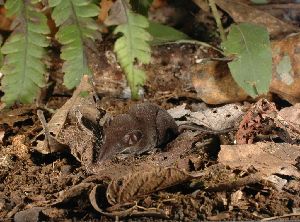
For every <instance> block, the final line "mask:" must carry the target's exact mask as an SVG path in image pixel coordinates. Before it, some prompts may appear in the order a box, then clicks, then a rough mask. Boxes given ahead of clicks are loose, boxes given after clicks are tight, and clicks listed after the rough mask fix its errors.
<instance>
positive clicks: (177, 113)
mask: <svg viewBox="0 0 300 222" xmlns="http://www.w3.org/2000/svg"><path fill="white" fill-rule="evenodd" d="M185 107H186V104H185V103H183V104H182V105H180V106H176V107H174V108H172V109H169V110H168V113H169V114H170V115H171V116H172V117H173V118H174V119H180V118H182V117H184V116H186V115H188V114H190V112H191V111H190V110H188V109H186V108H185Z"/></svg>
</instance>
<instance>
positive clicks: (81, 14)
mask: <svg viewBox="0 0 300 222" xmlns="http://www.w3.org/2000/svg"><path fill="white" fill-rule="evenodd" d="M49 6H50V7H54V9H53V12H52V18H53V19H54V21H55V24H56V25H57V26H60V28H59V31H58V32H57V34H56V38H57V40H58V41H59V42H60V43H61V44H62V45H63V46H62V49H61V58H62V59H63V60H65V62H64V64H63V68H62V71H63V72H64V73H65V75H64V84H65V85H66V86H67V87H68V88H69V89H71V88H73V87H75V86H77V85H78V84H79V83H80V80H81V78H82V76H83V75H84V74H90V69H89V67H88V61H87V57H86V52H85V51H86V48H85V47H86V46H85V45H86V43H87V41H89V40H95V39H96V38H101V36H100V33H99V32H98V31H99V26H98V25H97V24H96V22H95V21H94V20H93V19H92V18H91V17H94V16H97V15H98V13H99V9H98V7H97V6H96V5H95V4H94V3H92V2H91V1H89V0H49Z"/></svg>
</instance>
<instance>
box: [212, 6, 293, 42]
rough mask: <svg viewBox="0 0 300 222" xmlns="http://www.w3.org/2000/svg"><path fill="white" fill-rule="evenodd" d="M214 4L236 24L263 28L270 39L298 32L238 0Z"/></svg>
mask: <svg viewBox="0 0 300 222" xmlns="http://www.w3.org/2000/svg"><path fill="white" fill-rule="evenodd" d="M216 4H217V5H218V6H219V7H220V8H222V9H223V10H224V11H226V12H227V13H228V14H229V15H230V16H231V17H232V18H233V20H234V21H235V22H236V23H241V22H249V23H254V24H258V25H263V26H265V27H266V28H267V29H268V31H269V33H270V36H271V37H276V36H278V35H281V34H289V33H293V32H298V31H299V28H297V27H295V26H293V25H290V24H287V23H285V22H283V21H281V20H280V19H277V18H275V17H273V16H272V15H270V14H268V13H266V12H263V11H261V10H258V9H256V8H253V7H251V6H249V5H247V4H244V3H242V2H240V1H238V0H216Z"/></svg>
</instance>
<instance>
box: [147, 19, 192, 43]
mask: <svg viewBox="0 0 300 222" xmlns="http://www.w3.org/2000/svg"><path fill="white" fill-rule="evenodd" d="M148 32H149V33H150V34H151V35H152V37H153V39H152V41H151V44H152V45H157V44H162V43H165V42H174V41H178V40H183V39H185V40H186V39H190V37H188V36H187V35H186V34H184V33H182V32H180V31H178V30H176V29H174V28H172V27H170V26H166V25H162V24H159V23H156V22H150V26H149V28H148Z"/></svg>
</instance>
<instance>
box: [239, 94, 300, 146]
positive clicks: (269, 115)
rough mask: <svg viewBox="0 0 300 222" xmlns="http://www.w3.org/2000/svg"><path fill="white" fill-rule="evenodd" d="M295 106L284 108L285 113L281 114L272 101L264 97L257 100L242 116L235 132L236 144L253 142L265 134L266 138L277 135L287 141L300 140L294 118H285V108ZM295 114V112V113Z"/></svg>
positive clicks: (295, 141)
mask: <svg viewBox="0 0 300 222" xmlns="http://www.w3.org/2000/svg"><path fill="white" fill-rule="evenodd" d="M295 109H297V108H291V107H290V108H286V109H285V110H286V113H285V112H283V111H282V112H281V113H282V114H283V116H281V115H280V114H279V113H278V111H277V109H276V107H275V104H274V103H271V102H269V101H267V100H266V99H261V100H259V101H258V102H257V103H256V104H254V105H253V106H252V107H251V108H250V109H249V110H248V112H247V114H246V115H245V116H244V117H243V120H242V121H241V123H240V126H239V130H238V131H237V134H236V141H237V143H238V144H246V143H248V144H249V143H253V142H254V141H258V140H259V138H260V137H261V138H262V139H263V138H264V137H265V136H267V137H268V138H272V137H274V136H275V137H279V138H280V139H281V140H283V141H284V142H287V143H298V142H299V141H300V127H299V124H298V123H297V122H293V119H295V117H294V118H292V117H291V118H289V117H288V118H287V119H285V118H284V116H287V114H288V112H287V110H295ZM295 114H296V113H295Z"/></svg>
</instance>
